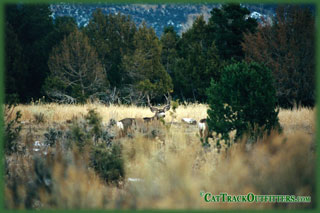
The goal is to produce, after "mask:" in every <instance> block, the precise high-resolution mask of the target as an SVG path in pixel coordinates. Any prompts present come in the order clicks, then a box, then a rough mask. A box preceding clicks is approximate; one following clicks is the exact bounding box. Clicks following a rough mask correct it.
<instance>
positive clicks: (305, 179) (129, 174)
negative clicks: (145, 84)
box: [5, 104, 315, 209]
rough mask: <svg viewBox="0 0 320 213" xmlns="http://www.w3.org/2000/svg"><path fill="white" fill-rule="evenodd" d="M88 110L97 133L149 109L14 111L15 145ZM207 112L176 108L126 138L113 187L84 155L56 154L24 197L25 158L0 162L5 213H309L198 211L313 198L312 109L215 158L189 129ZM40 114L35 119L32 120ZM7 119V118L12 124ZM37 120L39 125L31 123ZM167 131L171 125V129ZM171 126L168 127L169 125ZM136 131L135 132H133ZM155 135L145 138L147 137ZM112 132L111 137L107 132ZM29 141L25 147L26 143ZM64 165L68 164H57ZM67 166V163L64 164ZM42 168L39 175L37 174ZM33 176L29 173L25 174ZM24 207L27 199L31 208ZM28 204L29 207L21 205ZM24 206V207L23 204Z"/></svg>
mask: <svg viewBox="0 0 320 213" xmlns="http://www.w3.org/2000/svg"><path fill="white" fill-rule="evenodd" d="M88 109H95V111H96V112H98V114H99V115H100V116H101V117H102V123H103V124H104V125H103V126H106V125H107V123H108V122H109V120H110V119H115V120H120V119H123V118H126V117H132V118H142V117H145V116H152V115H153V114H152V113H151V112H150V110H149V108H146V107H145V108H143V107H136V106H108V107H106V106H104V105H99V104H87V105H58V104H39V105H18V106H17V107H16V108H15V110H16V111H17V110H19V111H21V113H22V117H21V121H22V125H23V126H22V132H21V139H20V143H22V144H25V145H26V147H28V146H27V144H28V143H30V140H31V142H32V141H36V140H38V141H42V140H44V133H45V132H46V131H47V129H48V128H52V127H54V128H57V129H60V130H64V129H65V128H66V126H67V125H68V121H70V120H72V119H75V117H82V116H84V115H86V114H87V113H88ZM206 110H207V106H206V105H202V104H194V105H187V106H179V107H178V108H177V110H176V112H175V113H173V114H172V113H170V112H167V113H166V118H165V123H166V124H163V123H161V122H153V123H151V124H149V125H148V126H144V128H147V130H146V131H141V128H140V130H139V129H137V130H133V133H132V135H133V136H131V137H123V138H118V139H116V140H114V141H113V143H119V144H122V156H123V160H124V173H125V177H124V178H123V179H122V180H121V181H119V182H118V183H117V185H112V184H107V183H105V182H104V181H103V180H102V179H101V178H100V177H99V176H98V174H96V173H95V171H94V170H93V169H92V168H90V167H88V166H87V164H88V159H89V158H90V156H89V154H88V153H87V152H85V151H84V152H82V153H80V152H79V150H76V149H73V150H72V152H71V153H69V154H70V155H68V156H62V155H61V154H60V155H59V154H56V155H55V156H54V157H53V158H51V159H50V160H48V161H47V162H49V163H48V165H49V166H48V167H49V171H50V172H49V173H50V175H49V176H50V180H51V183H50V186H51V188H50V190H46V189H45V187H44V188H43V187H42V188H41V187H40V188H39V187H38V188H35V189H33V192H34V193H35V195H33V196H31V198H30V196H29V194H30V190H31V189H30V187H29V185H28V184H26V183H28V181H30V180H34V177H35V176H37V169H35V168H37V165H35V164H34V163H33V162H34V161H32V159H33V158H34V156H32V153H31V154H29V155H26V154H13V155H11V156H6V160H7V162H8V163H7V164H6V165H7V168H8V169H7V170H8V172H7V179H6V180H7V183H6V188H5V189H6V190H5V193H6V194H5V197H6V202H5V203H6V207H7V208H19V209H24V208H35V209H56V208H58V209H65V208H67V209H106V208H117V209H123V208H124V209H128V208H129V209H185V208H187V209H217V208H223V209H234V208H253V209H265V208H311V207H314V206H315V203H314V202H312V203H311V204H269V203H206V202H205V201H204V199H203V197H201V196H200V192H201V191H203V192H211V193H212V194H219V193H221V192H227V193H228V194H234V195H237V194H240V195H243V194H247V193H249V192H253V193H255V194H256V195H268V194H269V195H270V194H279V195H288V194H289V195H297V196H298V195H299V196H301V195H308V196H312V198H313V196H314V193H315V189H314V188H315V176H314V175H315V109H307V108H301V109H294V110H283V109H280V113H279V119H280V124H281V126H282V127H283V133H282V134H281V135H278V134H276V133H273V134H271V136H269V137H264V138H263V139H262V140H260V141H258V143H257V144H255V145H254V146H253V148H251V149H250V150H248V149H247V148H246V146H245V142H244V141H245V140H243V141H239V142H238V143H235V144H233V145H232V146H231V148H230V149H228V151H227V152H226V151H225V150H222V151H221V152H220V153H217V151H216V150H215V149H214V146H213V144H214V141H212V140H211V141H210V143H211V144H212V146H211V147H210V148H208V149H204V148H203V147H202V146H201V143H200V139H199V135H198V130H197V126H196V125H188V124H182V123H181V118H185V117H189V118H194V119H196V120H197V121H198V120H200V119H202V118H205V117H206ZM40 114H42V116H40V117H42V118H39V115H40ZM12 118H13V117H12ZM39 119H40V120H39ZM171 123H172V124H171ZM170 124H171V125H170ZM138 125H142V126H143V124H138ZM153 130H157V132H156V133H155V134H154V135H153V133H154V131H153ZM114 131H117V130H116V129H114ZM30 138H31V139H30ZM65 158H67V159H68V161H65V160H61V159H65ZM65 162H68V163H65ZM40 168H42V167H40ZM33 171H36V172H33ZM28 199H32V200H31V201H30V200H28ZM26 203H29V206H28V205H26ZM30 203H31V204H30Z"/></svg>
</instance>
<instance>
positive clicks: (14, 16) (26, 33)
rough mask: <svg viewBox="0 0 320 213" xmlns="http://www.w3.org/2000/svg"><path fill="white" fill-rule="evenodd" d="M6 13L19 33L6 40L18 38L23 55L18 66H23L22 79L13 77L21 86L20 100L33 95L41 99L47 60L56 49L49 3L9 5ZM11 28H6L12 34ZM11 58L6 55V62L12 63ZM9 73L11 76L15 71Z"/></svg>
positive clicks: (9, 22)
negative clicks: (52, 36) (53, 42)
mask: <svg viewBox="0 0 320 213" xmlns="http://www.w3.org/2000/svg"><path fill="white" fill-rule="evenodd" d="M5 14H6V15H5V18H6V22H8V24H10V25H11V27H12V28H11V29H13V31H14V32H15V34H16V35H17V36H16V37H15V36H14V37H10V36H7V40H6V42H9V43H10V42H11V43H12V42H13V41H12V39H18V41H19V42H18V43H20V45H21V48H22V53H21V54H22V56H23V57H22V60H21V61H20V62H19V63H21V65H18V66H19V67H21V69H23V71H22V72H23V75H21V77H20V78H16V77H13V76H12V78H11V79H14V81H15V85H19V86H18V87H20V89H18V90H17V92H18V95H19V98H20V101H22V102H26V101H29V100H30V99H31V98H39V97H41V95H42V94H41V92H40V91H41V87H42V84H43V82H44V79H45V78H46V76H47V75H48V73H49V68H48V65H47V62H48V57H49V51H50V50H51V48H52V43H50V42H48V40H47V39H48V35H50V33H51V32H52V30H53V21H52V18H51V16H50V15H51V11H50V9H49V5H48V4H27V5H25V4H18V5H16V4H8V5H6V7H5ZM9 31H10V30H9ZM9 31H8V30H6V32H8V33H10V32H9ZM10 40H11V41H10ZM18 57H20V56H18ZM8 60H10V58H7V57H6V64H8V63H10V62H7V61H8ZM6 73H7V74H8V75H11V73H12V72H10V71H7V72H6ZM9 78H10V77H9ZM7 84H8V82H7ZM20 85H21V86H20ZM22 88H23V89H22Z"/></svg>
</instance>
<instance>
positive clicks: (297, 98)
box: [242, 6, 316, 108]
mask: <svg viewBox="0 0 320 213" xmlns="http://www.w3.org/2000/svg"><path fill="white" fill-rule="evenodd" d="M242 46H243V50H244V52H245V54H246V60H247V61H249V62H250V61H257V62H260V63H264V64H266V65H267V66H268V67H269V68H270V69H271V70H272V73H273V75H274V77H275V80H276V90H277V97H278V100H279V103H278V104H279V105H280V106H281V107H286V108H287V107H292V106H293V105H294V104H295V103H297V104H298V105H302V106H314V104H315V64H316V61H315V17H314V15H312V13H311V11H310V10H309V9H303V8H301V7H299V6H287V7H283V6H281V7H279V8H278V9H277V15H276V16H275V18H274V20H273V25H271V24H270V23H267V22H265V23H263V24H261V25H260V26H259V28H258V32H257V33H255V34H253V33H247V34H245V36H244V42H243V43H242Z"/></svg>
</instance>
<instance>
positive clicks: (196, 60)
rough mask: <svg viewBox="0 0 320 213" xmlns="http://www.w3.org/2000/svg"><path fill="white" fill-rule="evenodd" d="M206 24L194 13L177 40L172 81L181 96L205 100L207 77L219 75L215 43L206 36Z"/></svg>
mask: <svg viewBox="0 0 320 213" xmlns="http://www.w3.org/2000/svg"><path fill="white" fill-rule="evenodd" d="M207 27H208V26H207V24H206V23H205V21H204V18H203V16H200V17H198V18H197V19H196V20H195V22H194V23H193V25H192V28H190V29H189V30H188V31H187V32H185V33H183V35H182V38H181V40H180V42H179V56H180V57H179V59H178V60H177V62H176V64H175V69H174V78H173V79H174V80H173V82H174V85H175V91H176V93H178V94H179V95H180V96H181V98H183V99H192V100H193V101H197V100H200V101H205V100H206V94H205V90H206V88H207V87H208V85H209V84H210V80H211V78H213V79H215V80H217V79H218V78H219V75H220V74H219V70H220V59H219V56H218V52H217V49H216V46H215V43H214V42H212V43H210V41H209V40H208V33H207V32H208V31H207V30H208V28H207Z"/></svg>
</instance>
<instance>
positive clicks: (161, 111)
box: [143, 94, 171, 121]
mask: <svg viewBox="0 0 320 213" xmlns="http://www.w3.org/2000/svg"><path fill="white" fill-rule="evenodd" d="M164 97H165V98H166V100H167V105H165V106H164V107H163V108H157V107H154V106H152V105H151V103H150V98H149V95H147V100H148V105H149V107H150V110H151V112H154V113H155V114H154V116H153V117H145V118H143V119H144V120H145V121H150V120H154V119H157V120H159V119H160V118H164V117H165V116H166V111H168V110H170V102H171V96H170V95H169V94H168V96H166V95H164Z"/></svg>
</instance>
